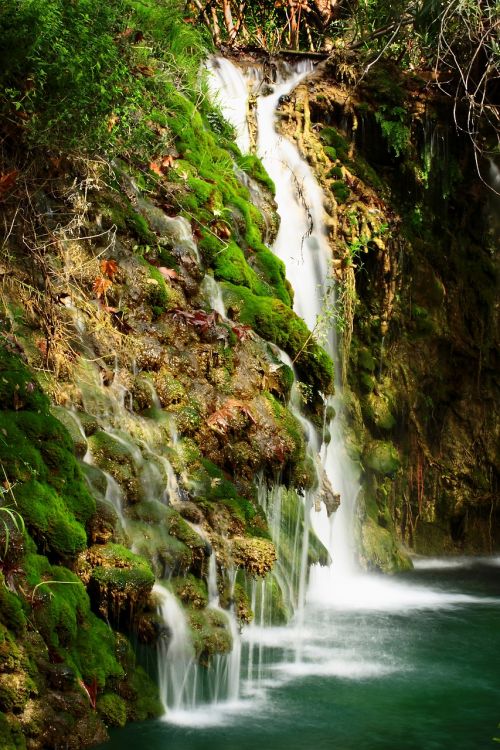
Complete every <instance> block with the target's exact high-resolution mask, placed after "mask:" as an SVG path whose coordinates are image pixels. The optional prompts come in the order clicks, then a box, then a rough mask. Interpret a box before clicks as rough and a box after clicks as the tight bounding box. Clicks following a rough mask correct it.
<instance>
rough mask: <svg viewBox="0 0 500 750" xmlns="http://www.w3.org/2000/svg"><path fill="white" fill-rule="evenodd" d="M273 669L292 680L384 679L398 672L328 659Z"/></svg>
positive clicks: (379, 665) (386, 666) (390, 667)
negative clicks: (309, 678) (321, 678)
mask: <svg viewBox="0 0 500 750" xmlns="http://www.w3.org/2000/svg"><path fill="white" fill-rule="evenodd" d="M275 669H276V670H277V671H278V672H279V673H280V674H282V675H284V676H288V677H291V678H294V679H297V678H301V677H338V678H341V679H348V680H363V679H368V678H374V677H384V676H385V675H388V674H392V673H393V672H397V671H400V669H399V667H396V666H394V665H391V664H382V663H380V662H374V661H373V662H370V661H354V660H351V659H329V660H328V661H322V662H308V661H298V662H290V663H284V664H278V665H277V666H276V667H275Z"/></svg>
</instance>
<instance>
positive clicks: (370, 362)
mask: <svg viewBox="0 0 500 750" xmlns="http://www.w3.org/2000/svg"><path fill="white" fill-rule="evenodd" d="M357 352H358V366H359V367H360V368H361V369H362V370H365V371H366V372H375V368H376V366H377V363H376V362H375V358H374V357H373V355H372V353H371V352H370V350H369V349H367V348H366V347H360V348H359V349H358V350H357Z"/></svg>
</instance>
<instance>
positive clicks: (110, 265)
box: [101, 258, 118, 281]
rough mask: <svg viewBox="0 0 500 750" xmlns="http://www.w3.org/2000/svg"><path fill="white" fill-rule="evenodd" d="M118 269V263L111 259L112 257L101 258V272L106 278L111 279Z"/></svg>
mask: <svg viewBox="0 0 500 750" xmlns="http://www.w3.org/2000/svg"><path fill="white" fill-rule="evenodd" d="M117 271H118V263H117V262H116V260H113V259H112V258H110V259H109V260H108V259H105V260H101V273H102V274H103V275H104V276H107V277H108V279H111V281H113V279H114V277H115V275H116V272H117Z"/></svg>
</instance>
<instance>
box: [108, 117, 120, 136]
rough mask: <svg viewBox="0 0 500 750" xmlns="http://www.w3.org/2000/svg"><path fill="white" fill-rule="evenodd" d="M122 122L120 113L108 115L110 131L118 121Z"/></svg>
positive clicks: (109, 131)
mask: <svg viewBox="0 0 500 750" xmlns="http://www.w3.org/2000/svg"><path fill="white" fill-rule="evenodd" d="M119 122H120V118H119V117H118V115H115V114H112V115H110V117H108V133H111V131H112V130H113V128H114V127H115V125H116V124H117V123H119Z"/></svg>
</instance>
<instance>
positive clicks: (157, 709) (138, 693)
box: [127, 665, 163, 721]
mask: <svg viewBox="0 0 500 750" xmlns="http://www.w3.org/2000/svg"><path fill="white" fill-rule="evenodd" d="M161 714H163V706H162V704H161V701H160V700H159V698H158V689H157V687H156V685H155V684H154V683H153V682H152V680H151V678H150V677H149V676H148V675H147V674H146V672H145V671H144V669H143V668H142V667H140V666H138V665H135V666H134V668H133V669H132V670H130V672H129V675H128V682H127V718H128V720H129V721H145V720H146V719H153V718H155V717H157V716H161Z"/></svg>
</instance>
